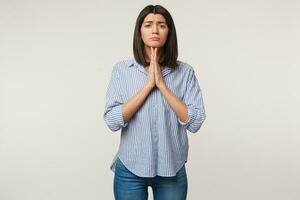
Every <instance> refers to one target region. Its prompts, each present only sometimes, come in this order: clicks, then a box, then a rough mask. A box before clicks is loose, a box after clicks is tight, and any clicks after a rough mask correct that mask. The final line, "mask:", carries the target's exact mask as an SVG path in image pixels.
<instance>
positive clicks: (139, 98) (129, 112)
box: [122, 83, 153, 123]
mask: <svg viewBox="0 0 300 200" xmlns="http://www.w3.org/2000/svg"><path fill="white" fill-rule="evenodd" d="M152 89H153V85H152V84H149V83H147V84H145V85H144V86H143V87H142V88H141V89H140V90H139V91H138V92H137V93H136V94H135V95H134V96H133V97H131V98H130V99H129V100H128V101H127V102H125V103H124V104H123V106H122V108H123V109H122V113H123V119H124V122H125V123H126V122H128V121H129V119H130V118H131V117H132V116H133V115H134V114H135V113H136V112H137V110H138V109H139V108H140V107H141V106H142V105H143V103H144V101H145V99H146V98H147V96H148V95H149V93H150V92H151V90H152Z"/></svg>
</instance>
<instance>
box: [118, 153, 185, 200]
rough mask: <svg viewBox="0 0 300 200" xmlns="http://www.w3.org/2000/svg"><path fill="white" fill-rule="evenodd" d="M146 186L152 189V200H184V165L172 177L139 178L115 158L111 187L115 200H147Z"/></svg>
mask: <svg viewBox="0 0 300 200" xmlns="http://www.w3.org/2000/svg"><path fill="white" fill-rule="evenodd" d="M148 186H151V188H152V191H153V197H154V200H186V196H187V190H188V181H187V174H186V171H185V165H184V166H183V167H182V168H181V169H180V170H179V171H178V172H177V174H176V176H173V177H162V176H155V177H139V176H137V175H135V174H133V173H132V172H130V171H129V170H128V169H127V168H126V167H125V165H124V164H123V163H122V162H121V160H120V159H119V158H117V160H116V170H115V175H114V185H113V188H114V197H115V199H116V200H147V199H148Z"/></svg>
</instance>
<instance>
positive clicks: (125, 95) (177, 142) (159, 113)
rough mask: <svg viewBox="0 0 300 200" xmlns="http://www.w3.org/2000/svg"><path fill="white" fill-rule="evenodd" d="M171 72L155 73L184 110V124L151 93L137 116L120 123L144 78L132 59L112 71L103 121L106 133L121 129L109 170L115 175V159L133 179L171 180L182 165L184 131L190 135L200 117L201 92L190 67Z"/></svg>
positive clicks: (180, 66)
mask: <svg viewBox="0 0 300 200" xmlns="http://www.w3.org/2000/svg"><path fill="white" fill-rule="evenodd" d="M177 63H178V66H177V67H176V68H175V69H174V68H171V67H168V66H164V67H163V69H162V71H161V73H162V77H163V79H164V82H165V84H166V86H167V87H168V88H169V89H170V90H171V91H172V92H173V93H174V94H175V95H176V96H177V97H178V98H179V99H180V100H181V101H183V102H184V103H185V104H186V106H187V109H188V117H189V118H188V121H186V122H182V121H181V120H180V119H179V118H178V116H177V115H176V113H175V112H174V111H173V110H172V108H171V107H170V105H169V104H168V102H167V101H166V99H165V97H164V96H163V95H162V93H161V92H160V90H159V89H158V88H157V87H154V88H153V90H152V91H151V92H150V93H149V95H148V96H147V97H146V99H145V101H144V103H143V104H142V105H141V107H140V108H139V109H138V110H137V112H136V113H135V114H134V115H133V116H132V117H131V118H130V119H129V121H127V122H126V123H125V122H124V119H123V115H122V105H123V104H124V103H125V102H126V101H128V100H129V99H130V98H131V97H132V96H134V95H135V94H136V93H137V92H138V91H139V90H140V89H141V88H142V87H143V86H144V85H145V84H146V83H147V80H148V72H147V70H146V69H145V68H144V66H142V65H140V64H139V63H137V62H136V60H135V59H134V58H131V59H127V60H122V61H119V62H117V63H115V65H114V66H113V69H112V73H111V79H110V82H109V84H108V87H107V92H106V104H105V109H104V113H103V118H104V121H105V123H106V124H107V126H108V128H109V129H110V130H111V131H112V132H116V131H118V130H119V129H121V136H120V137H121V138H120V139H121V140H120V144H119V149H118V151H117V153H116V155H115V156H114V158H113V161H112V163H111V165H110V169H111V170H112V171H113V172H115V164H116V159H117V158H119V159H120V160H121V161H122V163H123V164H124V165H125V166H126V167H127V169H128V170H130V171H131V172H132V173H134V174H135V175H137V176H140V177H155V176H156V175H158V176H165V177H170V176H175V175H176V173H177V172H178V171H179V169H180V168H181V167H182V166H183V165H184V164H185V163H186V162H187V157H188V150H189V142H188V136H187V130H188V131H189V132H191V133H196V132H197V131H198V130H199V129H200V127H201V125H202V123H203V122H204V120H205V118H206V115H205V110H204V104H203V99H202V92H201V89H200V86H199V82H198V80H197V78H196V76H195V71H194V69H193V67H192V66H191V65H189V64H188V63H186V62H182V61H180V60H177Z"/></svg>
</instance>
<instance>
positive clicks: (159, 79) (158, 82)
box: [150, 47, 165, 88]
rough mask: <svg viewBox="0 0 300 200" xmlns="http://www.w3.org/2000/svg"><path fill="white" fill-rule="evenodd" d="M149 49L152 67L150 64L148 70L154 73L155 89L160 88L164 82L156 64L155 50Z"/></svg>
mask: <svg viewBox="0 0 300 200" xmlns="http://www.w3.org/2000/svg"><path fill="white" fill-rule="evenodd" d="M150 48H151V61H152V65H151V64H150V68H151V67H152V70H153V71H154V77H155V85H156V87H158V88H159V87H160V86H162V85H163V84H164V83H165V82H164V79H163V77H162V73H161V68H160V66H159V64H158V60H157V48H152V47H150Z"/></svg>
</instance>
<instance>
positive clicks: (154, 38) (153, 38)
mask: <svg viewBox="0 0 300 200" xmlns="http://www.w3.org/2000/svg"><path fill="white" fill-rule="evenodd" d="M150 39H151V40H159V38H158V37H152V38H150Z"/></svg>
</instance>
